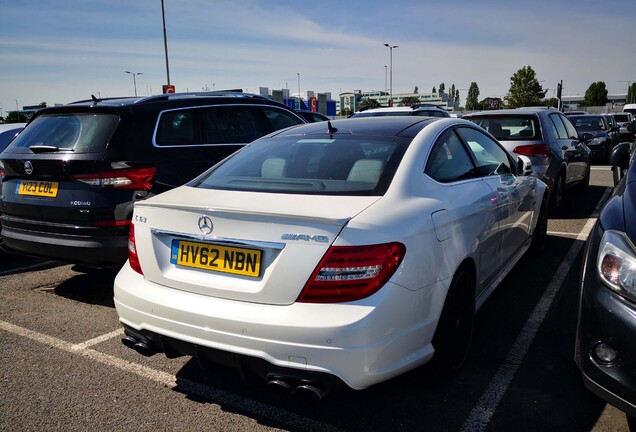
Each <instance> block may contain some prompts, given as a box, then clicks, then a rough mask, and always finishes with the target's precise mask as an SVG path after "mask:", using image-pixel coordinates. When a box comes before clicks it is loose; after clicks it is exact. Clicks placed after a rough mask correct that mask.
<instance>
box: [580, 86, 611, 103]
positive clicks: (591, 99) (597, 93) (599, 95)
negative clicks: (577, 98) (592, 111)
mask: <svg viewBox="0 0 636 432" xmlns="http://www.w3.org/2000/svg"><path fill="white" fill-rule="evenodd" d="M606 103H607V88H606V87H605V83H604V82H603V81H597V82H595V83H592V84H590V86H589V87H588V88H587V90H585V96H584V97H583V105H585V106H603V105H605V104H606Z"/></svg>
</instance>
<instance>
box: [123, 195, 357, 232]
mask: <svg viewBox="0 0 636 432" xmlns="http://www.w3.org/2000/svg"><path fill="white" fill-rule="evenodd" d="M144 207H145V208H153V207H154V208H167V209H174V210H182V211H191V212H203V213H210V212H218V213H225V214H241V215H258V216H263V217H275V218H281V217H282V218H286V219H293V220H311V221H316V222H320V223H324V224H328V225H334V226H339V227H343V226H344V225H346V224H347V223H348V222H349V221H350V220H351V219H352V218H353V216H348V217H334V218H330V217H325V216H313V215H301V214H291V213H280V212H274V211H259V210H254V209H249V210H240V209H235V208H214V207H209V206H204V205H200V206H199V205H191V204H178V203H160V202H152V203H151V202H146V201H138V202H136V203H135V208H144Z"/></svg>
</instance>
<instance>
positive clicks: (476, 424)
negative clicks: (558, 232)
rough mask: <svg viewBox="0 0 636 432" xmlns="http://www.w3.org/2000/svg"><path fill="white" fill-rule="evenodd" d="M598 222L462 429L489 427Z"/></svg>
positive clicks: (570, 255)
mask: <svg viewBox="0 0 636 432" xmlns="http://www.w3.org/2000/svg"><path fill="white" fill-rule="evenodd" d="M611 191H612V190H611V189H608V190H606V191H605V193H604V194H603V197H602V198H601V200H600V201H599V204H598V205H597V207H596V209H595V211H594V214H598V211H599V209H600V207H601V205H602V203H604V202H605V201H606V200H607V198H608V196H609V194H610V193H611ZM595 222H596V218H595V217H594V218H589V219H588V220H587V222H586V224H585V226H584V227H583V229H582V230H581V232H580V233H579V234H578V236H577V238H576V241H575V242H574V244H573V245H572V247H571V248H570V250H569V251H568V253H567V255H566V257H565V259H564V260H563V262H562V263H561V265H560V266H559V268H558V269H557V271H556V273H555V274H554V276H553V278H552V280H551V281H550V284H549V285H548V287H547V288H546V290H545V292H544V293H543V296H542V297H541V300H539V302H538V303H537V305H536V306H535V308H534V310H533V311H532V314H531V315H530V317H529V318H528V321H526V324H525V325H524V327H523V329H522V330H521V333H519V336H517V339H516V340H515V342H514V344H513V345H512V348H511V349H510V351H508V355H507V356H506V359H505V360H504V362H503V364H502V365H501V366H500V367H499V370H498V371H497V373H496V374H495V376H494V377H493V378H492V380H491V381H490V384H489V385H488V387H487V388H486V390H485V391H484V393H482V395H481V398H480V399H479V401H477V404H476V405H475V407H474V408H473V409H472V411H471V413H470V415H469V416H468V418H467V419H466V421H465V422H464V424H463V425H462V428H461V430H462V431H463V432H468V431H470V432H473V431H483V430H485V429H486V427H487V426H488V423H489V422H490V419H491V418H492V416H493V414H494V413H495V411H496V410H497V407H498V406H499V402H500V401H501V398H502V397H503V395H504V393H505V392H506V390H508V386H509V385H510V382H511V381H512V379H513V378H514V376H515V373H516V372H517V369H519V366H521V364H522V363H523V359H524V357H525V355H526V353H527V352H528V349H530V345H532V341H533V340H534V337H535V336H536V334H537V332H538V331H539V328H540V327H541V324H542V323H543V320H544V319H545V317H546V315H547V313H548V310H549V309H550V306H551V305H552V302H553V301H554V298H555V296H556V294H557V293H558V292H559V288H560V287H561V285H563V281H565V278H566V277H567V275H568V273H569V272H570V268H571V267H572V264H573V263H574V261H575V260H576V257H577V256H578V254H579V252H580V251H581V248H582V247H583V245H585V240H586V239H587V237H588V235H589V233H590V231H591V230H592V228H593V227H594V223H595Z"/></svg>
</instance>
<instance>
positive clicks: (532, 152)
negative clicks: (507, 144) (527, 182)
mask: <svg viewBox="0 0 636 432" xmlns="http://www.w3.org/2000/svg"><path fill="white" fill-rule="evenodd" d="M513 152H515V153H517V154H519V155H523V156H544V157H547V156H552V150H550V147H548V146H547V145H545V144H533V145H522V146H517V147H515V149H514V150H513Z"/></svg>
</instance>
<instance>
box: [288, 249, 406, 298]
mask: <svg viewBox="0 0 636 432" xmlns="http://www.w3.org/2000/svg"><path fill="white" fill-rule="evenodd" d="M405 253H406V246H404V245H403V244H402V243H385V244H379V245H367V246H332V247H331V248H329V250H328V251H327V253H326V254H325V256H324V257H323V258H322V260H321V261H320V264H318V267H316V270H314V272H313V274H312V275H311V277H310V278H309V281H307V284H306V285H305V287H304V288H303V290H302V292H301V293H300V296H299V297H298V300H297V301H298V302H301V303H340V302H348V301H354V300H360V299H362V298H365V297H368V296H370V295H372V294H374V293H375V292H377V291H378V290H379V289H380V288H382V286H383V285H384V284H385V283H386V282H387V281H388V280H389V278H390V277H391V276H393V273H395V270H397V268H398V267H399V265H400V263H401V262H402V258H404V254H405Z"/></svg>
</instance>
